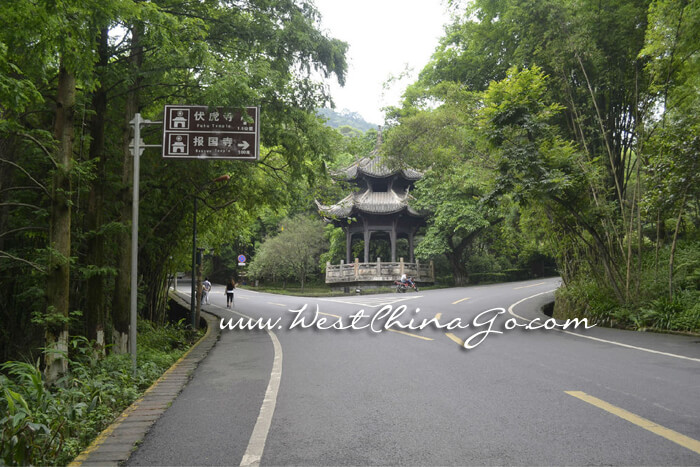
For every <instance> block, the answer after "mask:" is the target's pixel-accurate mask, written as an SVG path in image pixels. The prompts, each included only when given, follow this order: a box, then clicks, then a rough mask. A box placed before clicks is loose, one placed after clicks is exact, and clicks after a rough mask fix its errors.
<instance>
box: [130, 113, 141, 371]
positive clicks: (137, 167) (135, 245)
mask: <svg viewBox="0 0 700 467" xmlns="http://www.w3.org/2000/svg"><path fill="white" fill-rule="evenodd" d="M132 122H133V123H134V145H133V155H134V183H133V191H134V194H133V204H132V211H131V317H130V323H129V352H130V353H131V369H132V370H133V372H134V374H136V306H137V303H136V298H137V279H138V259H139V183H140V171H141V164H140V156H141V114H140V113H136V115H134V119H133V120H132Z"/></svg>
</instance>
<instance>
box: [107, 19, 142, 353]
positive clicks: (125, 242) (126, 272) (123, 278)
mask: <svg viewBox="0 0 700 467" xmlns="http://www.w3.org/2000/svg"><path fill="white" fill-rule="evenodd" d="M142 29H143V26H141V25H135V26H134V27H133V28H132V32H131V34H132V47H131V56H130V58H129V62H130V63H129V67H130V70H129V73H131V75H132V76H133V84H132V86H131V87H130V88H129V91H128V93H127V96H126V106H125V107H126V108H125V110H124V131H123V134H122V190H121V206H120V210H119V219H120V222H121V223H122V224H123V225H124V226H125V227H126V226H128V225H130V224H131V214H132V200H133V189H134V187H133V186H132V181H133V178H134V174H133V171H134V165H133V163H134V161H133V157H132V155H131V149H129V142H130V140H131V125H130V124H129V122H131V120H132V119H133V118H134V115H135V114H136V112H138V86H139V78H138V74H139V72H140V68H141V60H142V47H141V46H140V39H141V31H142ZM117 257H118V258H117V278H116V281H115V284H114V300H113V301H112V322H113V325H114V329H113V331H112V332H113V334H112V344H113V347H112V350H113V351H114V352H117V353H126V352H127V351H128V349H129V323H130V319H129V307H130V291H131V235H130V233H129V230H128V229H126V228H124V229H123V230H122V231H121V232H120V233H119V234H118V235H117Z"/></svg>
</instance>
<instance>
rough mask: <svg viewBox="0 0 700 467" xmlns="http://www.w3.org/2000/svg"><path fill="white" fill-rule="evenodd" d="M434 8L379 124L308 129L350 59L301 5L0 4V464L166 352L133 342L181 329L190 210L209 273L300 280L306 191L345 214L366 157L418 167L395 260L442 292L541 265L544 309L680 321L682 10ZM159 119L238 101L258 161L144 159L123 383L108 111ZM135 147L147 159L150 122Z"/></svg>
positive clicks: (328, 120)
mask: <svg viewBox="0 0 700 467" xmlns="http://www.w3.org/2000/svg"><path fill="white" fill-rule="evenodd" d="M447 6H448V8H449V9H450V12H451V13H452V16H451V17H452V20H451V23H450V24H448V25H446V28H445V34H444V36H443V37H442V39H441V40H440V44H439V46H438V47H437V49H436V50H435V52H434V54H433V56H432V58H431V60H430V62H429V63H427V64H426V65H425V67H424V69H423V70H422V72H421V73H420V76H419V78H418V79H417V80H416V81H415V82H414V83H412V84H411V85H410V86H409V87H408V88H407V89H406V91H405V93H404V95H403V99H402V101H401V102H400V103H399V104H398V105H397V106H395V107H390V108H388V109H386V111H387V121H386V122H385V123H384V129H383V133H382V134H381V135H380V134H378V130H377V129H376V128H374V127H373V126H372V127H371V128H370V127H365V126H360V124H361V123H362V122H360V121H359V120H358V118H357V115H355V114H352V113H351V112H350V113H348V112H345V113H341V114H340V116H341V117H344V118H345V120H341V121H336V119H335V116H338V114H337V113H333V114H332V115H331V114H324V115H325V116H319V115H318V114H317V112H318V109H323V108H324V107H328V106H330V105H332V99H331V97H332V96H330V95H329V87H328V80H331V79H333V80H337V81H338V82H339V83H340V84H343V82H344V79H345V75H346V72H347V64H346V60H345V54H346V51H347V44H345V43H344V42H342V41H339V40H337V39H334V38H333V37H331V36H329V35H328V33H326V32H323V31H324V29H323V28H322V18H320V15H319V13H318V11H317V10H316V8H315V6H314V4H313V2H311V1H306V0H281V1H269V0H240V1H218V0H202V1H197V2H182V1H180V0H153V1H149V2H144V1H139V0H101V1H95V0H85V1H83V2H72V1H57V2H41V1H24V0H5V1H3V2H0V284H2V287H1V288H0V322H1V323H2V326H1V327H0V361H2V362H7V363H5V364H4V365H3V366H2V373H0V387H1V388H2V390H3V396H4V398H0V408H2V409H3V411H2V413H0V415H2V416H3V417H4V418H1V419H0V425H2V426H3V427H5V428H7V430H5V429H3V431H2V433H3V444H2V449H1V451H2V452H1V453H0V454H1V455H2V459H3V462H5V463H8V464H11V463H17V464H23V463H46V462H59V463H61V462H62V463H65V462H67V461H69V460H70V458H71V457H70V456H72V455H75V453H77V452H78V451H79V449H80V448H81V446H84V444H80V443H87V442H89V437H90V436H92V435H93V434H94V433H97V432H99V430H100V429H101V427H103V426H104V424H105V423H109V420H110V417H111V416H113V414H114V413H118V412H119V410H121V408H123V407H124V406H125V405H128V403H130V401H133V400H134V398H135V397H136V396H137V392H136V389H134V388H139V387H140V388H143V387H147V385H148V384H150V383H149V382H150V381H152V380H153V378H156V377H157V374H158V372H157V371H156V370H155V368H156V367H158V366H160V367H161V369H162V368H167V366H168V365H169V364H170V363H171V361H172V360H171V359H172V358H177V354H171V355H168V356H162V355H161V354H159V353H154V352H156V350H162V349H163V348H165V347H168V346H171V345H177V343H178V342H184V340H186V339H188V338H192V336H191V335H190V336H189V337H185V334H182V333H183V332H184V331H183V330H175V329H173V328H170V327H168V326H169V325H166V324H165V323H166V322H167V321H168V316H167V311H168V306H167V293H168V287H169V284H170V280H171V279H172V277H173V275H174V274H175V272H176V271H188V270H189V269H190V266H189V265H190V264H191V251H192V224H193V204H194V200H195V199H196V200H197V202H198V205H199V208H198V209H199V212H198V217H197V229H198V237H197V245H198V246H199V247H201V248H202V249H203V252H204V256H205V269H206V273H207V274H209V275H210V276H211V277H213V278H214V279H215V280H218V281H223V280H225V279H227V278H228V277H231V276H235V277H237V278H238V279H240V280H245V279H246V276H245V274H247V278H248V279H259V280H260V281H261V282H269V283H282V284H285V285H286V284H288V283H298V284H300V285H301V286H302V287H304V285H306V284H308V283H309V282H314V281H315V282H320V283H322V277H323V265H324V264H325V262H326V261H331V262H334V263H335V262H338V261H339V260H340V259H341V258H343V257H344V248H345V244H344V242H345V235H344V234H343V232H342V230H340V229H338V228H334V227H333V226H331V225H324V224H323V223H322V222H321V220H320V216H318V214H317V212H316V208H315V204H314V200H318V201H320V202H322V203H330V202H335V201H337V200H339V199H341V197H342V196H344V194H346V191H347V189H349V188H348V187H346V186H343V184H342V183H338V182H336V181H333V180H332V178H331V176H330V174H332V172H333V170H335V169H338V168H340V167H342V166H345V165H347V164H350V163H352V162H353V161H355V160H356V159H357V158H359V157H364V156H367V155H368V154H370V152H371V151H372V150H374V149H378V150H380V152H381V154H382V157H384V160H385V163H387V164H393V165H396V166H401V165H407V166H410V167H412V168H415V169H418V170H421V171H422V172H423V173H424V177H423V178H422V179H421V180H420V181H419V182H417V184H416V187H415V189H414V190H413V191H412V192H411V195H412V196H413V203H414V207H415V208H417V209H421V210H425V211H426V212H429V213H430V214H429V217H428V220H427V226H426V227H425V229H424V230H422V231H421V232H420V233H419V236H418V239H417V248H416V255H417V257H418V258H420V259H421V260H433V261H435V264H436V268H437V272H438V275H439V276H440V277H439V279H440V282H441V283H442V284H450V285H452V284H454V285H458V286H461V285H467V284H474V283H479V282H483V281H500V280H511V279H516V280H517V279H523V278H527V277H535V276H542V275H545V274H558V275H560V276H561V278H562V280H563V287H562V288H561V289H560V290H559V291H558V292H557V304H556V308H555V316H557V317H562V318H566V317H572V316H579V317H588V318H590V319H591V320H592V321H593V322H596V323H600V324H606V325H611V326H619V327H625V328H630V329H657V330H673V331H695V332H698V331H700V199H699V196H698V195H700V170H699V167H698V165H699V158H700V155H699V154H700V2H697V1H687V0H613V1H608V2H598V1H590V0H583V1H572V0H538V1H533V0H473V1H463V0H451V1H448V5H447ZM165 104H196V105H211V106H214V105H215V106H223V107H229V108H232V109H240V108H243V107H246V106H259V107H260V109H261V123H260V125H261V128H262V131H261V149H260V159H259V160H258V161H256V162H252V163H251V162H243V161H224V160H212V161H204V160H177V159H175V160H173V159H164V158H162V157H161V156H160V154H159V153H158V151H157V150H152V149H146V151H145V152H144V154H143V156H142V157H141V159H140V161H141V162H140V163H141V181H140V187H139V188H140V190H139V193H140V198H141V208H140V230H139V238H138V244H139V248H138V265H139V268H138V277H137V284H138V313H139V317H140V321H139V333H140V334H139V335H141V332H142V331H143V332H144V335H145V336H151V337H146V341H147V342H146V344H148V343H149V342H150V345H152V346H153V347H152V348H153V349H156V350H154V351H150V350H149V351H147V352H146V353H147V354H148V353H149V352H151V357H153V358H154V359H155V360H158V361H159V365H152V366H148V368H147V369H146V371H145V373H148V375H147V377H146V376H144V375H145V373H144V372H143V371H142V372H141V373H138V374H137V375H134V376H130V374H129V372H128V370H124V369H123V368H122V369H121V370H119V371H120V373H119V372H117V370H115V369H114V368H113V367H112V366H111V365H112V363H109V360H108V359H109V357H105V355H106V354H112V355H116V356H119V355H123V353H124V352H126V349H127V346H128V335H129V295H130V280H131V277H130V267H131V264H130V262H131V259H130V258H131V256H130V247H131V239H130V232H131V219H132V210H131V209H132V204H131V203H132V198H133V189H134V187H133V185H132V180H133V157H132V153H131V149H130V147H129V145H130V141H131V138H132V128H131V125H130V122H131V121H132V119H133V118H134V115H135V114H136V113H140V114H141V115H142V116H143V117H144V118H146V119H150V120H153V121H159V120H161V119H162V114H163V106H164V105H165ZM365 123H366V122H365ZM333 125H335V126H337V128H332V126H333ZM142 138H143V139H144V141H145V142H146V143H148V144H158V143H159V142H160V138H161V129H160V127H157V126H149V127H146V128H144V129H143V130H142ZM382 138H383V144H382V145H379V144H378V141H380V140H381V139H382ZM222 176H228V177H222ZM359 247H360V248H361V247H362V246H361V245H359ZM374 248H382V245H379V246H375V247H374ZM292 250H293V251H296V252H297V253H298V254H295V255H289V254H288V252H289V251H292ZM241 253H244V254H246V255H247V256H248V257H250V258H251V259H252V261H251V262H250V264H249V267H248V268H247V270H246V271H245V273H244V272H243V271H241V270H239V269H237V261H236V257H237V255H238V254H241ZM371 256H373V257H374V256H380V257H386V252H382V251H373V252H372V254H371ZM173 343H175V344H173ZM107 350H109V351H107ZM177 350H178V351H182V349H177ZM76 359H77V360H76ZM101 359H105V360H106V361H108V363H107V364H106V365H107V366H106V367H99V366H96V363H95V361H97V360H101ZM12 360H14V361H12ZM19 361H22V362H31V363H26V364H24V363H19ZM69 362H72V363H70V365H71V366H70V367H69ZM81 362H82V363H81ZM122 363H123V362H122ZM148 365H150V363H149V364H148ZM100 368H103V369H100ZM115 368H116V367H115ZM124 368H128V366H127V367H124ZM66 371H70V372H72V373H73V374H76V375H82V376H81V377H77V376H76V377H75V378H74V379H70V378H69V379H68V380H67V379H66V378H63V379H61V378H60V377H61V375H62V374H65V373H66ZM110 372H112V373H110ZM89 374H92V375H93V376H90V377H88V375H89ZM96 374H97V376H95V375H96ZM115 374H118V375H119V376H116V378H117V379H120V381H121V383H119V384H115V383H114V381H112V379H114V378H112V376H110V375H115ZM42 378H43V380H42ZM110 378H112V379H110ZM125 378H132V379H133V380H130V384H131V383H133V385H132V386H128V385H127V384H126V383H124V381H125ZM149 378H150V379H149ZM45 383H54V385H53V386H52V389H51V391H53V392H49V390H48V389H47V387H48V385H45ZM10 388H12V389H10ZM21 391H26V393H22V394H20V392H21ZM105 391H107V392H105ZM110 391H111V392H110ZM105 394H109V395H108V396H107V395H105ZM103 396H104V398H105V401H106V400H109V401H111V402H105V401H100V400H99V399H100V397H103ZM85 400H88V401H89V400H92V402H91V403H90V406H89V408H88V406H87V405H86V403H85ZM20 401H24V402H23V403H22V404H20ZM26 401H29V402H30V403H26ZM102 403H105V404H107V405H109V403H114V404H113V405H111V406H109V408H103V407H106V406H105V405H101V404H102ZM10 409H11V410H12V411H13V412H12V413H13V415H12V416H9V415H8V416H4V413H5V412H7V411H9V410H10ZM8 413H9V412H8ZM49 413H51V414H52V415H50V416H49V415H47V414H49ZM85 413H88V414H92V415H90V416H91V417H92V418H89V417H88V418H89V420H90V421H89V422H85V421H83V420H84V419H83V418H80V417H81V416H82V415H84V414H85ZM57 433H60V436H58V437H57ZM80 433H83V434H84V436H82V437H81V436H80ZM64 436H66V437H70V436H74V437H76V439H78V438H81V439H80V443H79V442H78V441H76V442H75V443H74V444H73V445H68V444H65V443H63V439H64ZM5 438H7V439H5ZM82 438H84V439H82ZM5 441H7V442H5ZM56 459H59V460H56Z"/></svg>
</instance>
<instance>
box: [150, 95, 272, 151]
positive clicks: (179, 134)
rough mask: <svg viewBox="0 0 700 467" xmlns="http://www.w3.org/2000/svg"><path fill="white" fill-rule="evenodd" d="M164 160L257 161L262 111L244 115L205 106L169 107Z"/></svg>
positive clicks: (247, 110) (256, 109) (255, 109)
mask: <svg viewBox="0 0 700 467" xmlns="http://www.w3.org/2000/svg"><path fill="white" fill-rule="evenodd" d="M163 119H164V123H163V157H166V158H180V159H238V160H257V159H258V158H259V157H260V124H259V119H260V108H259V107H246V108H245V112H241V111H237V110H233V109H227V108H224V107H207V106H204V105H166V106H165V112H164V115H163Z"/></svg>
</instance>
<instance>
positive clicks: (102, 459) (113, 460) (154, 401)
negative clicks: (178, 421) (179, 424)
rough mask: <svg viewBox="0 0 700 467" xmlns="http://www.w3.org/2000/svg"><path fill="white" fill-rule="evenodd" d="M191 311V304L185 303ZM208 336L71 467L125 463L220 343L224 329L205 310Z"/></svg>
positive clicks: (106, 430)
mask: <svg viewBox="0 0 700 467" xmlns="http://www.w3.org/2000/svg"><path fill="white" fill-rule="evenodd" d="M182 302H183V304H184V305H185V306H187V307H189V303H185V300H184V299H182ZM202 318H204V319H205V320H206V322H207V332H206V334H205V335H204V337H202V338H201V339H200V340H199V341H198V342H197V343H196V344H195V345H194V346H192V348H191V349H190V350H188V351H187V353H186V354H185V355H183V356H182V357H181V358H180V359H179V360H178V361H177V362H175V364H174V365H173V366H172V367H170V368H169V369H168V370H167V371H166V372H165V373H163V376H161V377H160V378H159V379H158V380H157V381H156V382H155V383H153V385H152V386H151V387H150V388H148V389H147V390H146V392H145V393H144V395H143V396H142V397H141V398H139V399H138V400H136V401H135V402H134V403H133V404H131V405H130V406H129V407H128V408H127V409H126V410H124V412H122V414H121V415H120V416H119V417H118V418H117V419H116V420H115V421H114V423H112V424H111V425H110V426H109V427H107V428H106V429H105V430H104V431H103V432H102V433H101V434H100V435H99V436H98V437H97V438H96V439H95V441H93V442H92V444H91V445H90V446H88V447H87V448H86V449H85V450H84V451H83V452H82V453H80V455H79V456H78V457H76V458H75V459H74V460H73V462H72V463H71V464H70V465H71V466H81V465H82V466H91V465H100V466H105V465H114V466H116V465H119V464H121V463H122V462H125V461H126V460H127V459H128V458H129V456H130V455H131V453H132V452H133V451H134V450H135V449H136V447H137V443H139V442H141V441H142V440H143V438H144V436H145V435H146V432H148V430H149V429H150V428H151V425H153V423H154V422H155V421H156V420H157V419H158V418H159V417H160V416H161V415H162V414H163V413H164V412H165V411H166V410H167V408H168V407H169V406H170V404H171V403H172V401H173V400H175V398H176V397H177V396H178V394H179V393H180V391H182V388H183V387H184V386H185V385H186V384H187V382H188V381H189V379H190V375H191V374H192V372H193V371H194V369H195V368H196V367H197V365H198V364H199V362H201V361H202V360H203V359H204V357H206V355H207V354H208V353H209V351H210V350H211V348H212V347H213V346H214V344H215V343H216V341H217V339H218V337H219V334H220V332H221V331H220V329H219V326H218V321H217V318H216V317H215V316H214V315H212V314H209V313H207V312H206V311H205V310H204V309H202Z"/></svg>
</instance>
